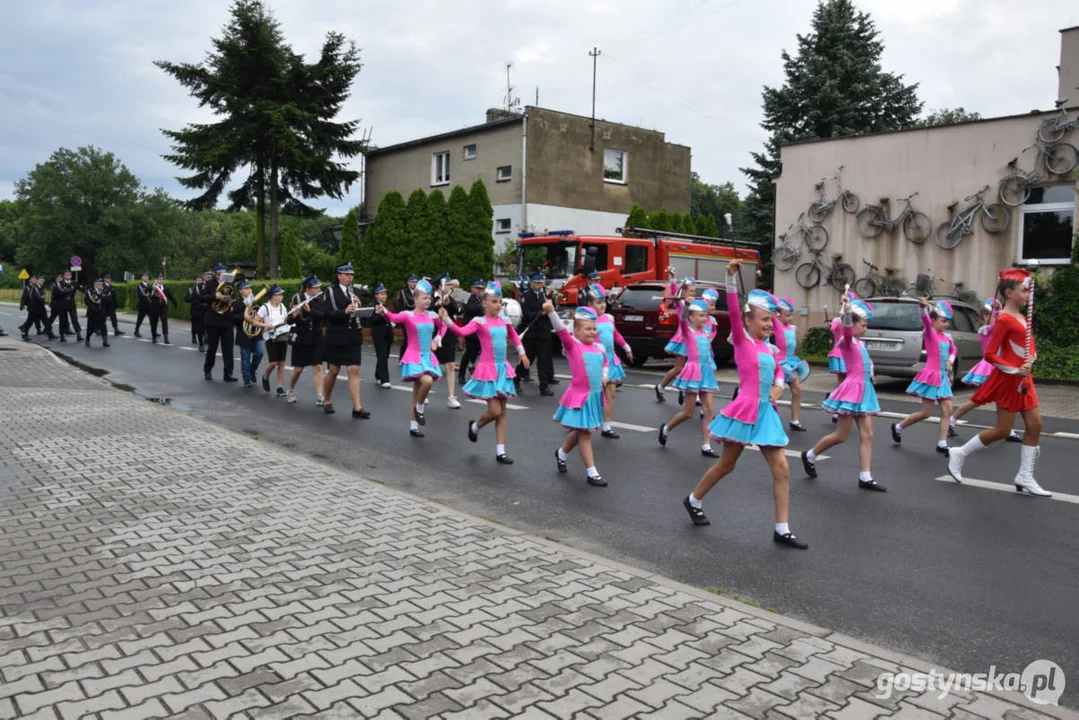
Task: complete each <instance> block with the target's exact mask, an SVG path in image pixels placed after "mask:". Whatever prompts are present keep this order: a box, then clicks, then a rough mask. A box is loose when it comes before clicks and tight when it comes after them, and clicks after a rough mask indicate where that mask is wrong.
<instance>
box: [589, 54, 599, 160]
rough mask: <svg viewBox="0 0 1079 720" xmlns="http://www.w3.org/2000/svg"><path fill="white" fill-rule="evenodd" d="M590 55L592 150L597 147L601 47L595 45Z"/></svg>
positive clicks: (590, 145)
mask: <svg viewBox="0 0 1079 720" xmlns="http://www.w3.org/2000/svg"><path fill="white" fill-rule="evenodd" d="M588 56H589V57H590V58H592V141H591V143H590V144H589V145H588V149H589V150H590V151H595V149H596V60H597V59H598V58H599V56H600V51H599V48H596V47H593V48H592V52H590V53H588Z"/></svg>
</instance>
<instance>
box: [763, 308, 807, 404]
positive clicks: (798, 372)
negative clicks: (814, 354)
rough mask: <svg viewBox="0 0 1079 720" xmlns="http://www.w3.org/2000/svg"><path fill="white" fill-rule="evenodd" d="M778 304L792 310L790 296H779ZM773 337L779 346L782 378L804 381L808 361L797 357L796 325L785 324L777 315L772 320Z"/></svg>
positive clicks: (789, 380)
mask: <svg viewBox="0 0 1079 720" xmlns="http://www.w3.org/2000/svg"><path fill="white" fill-rule="evenodd" d="M778 302H779V306H780V307H781V308H783V309H784V310H786V311H787V312H794V301H793V300H791V299H790V298H779V299H778ZM772 326H773V328H774V329H773V337H774V338H775V343H776V347H777V348H779V356H780V357H779V366H780V367H781V368H783V379H784V380H785V381H786V382H788V383H789V382H791V381H792V380H794V379H795V378H797V379H798V380H800V381H802V382H805V380H806V378H808V377H809V372H810V371H809V363H807V362H806V361H805V360H803V359H802V358H800V357H798V355H797V354H796V351H797V350H798V327H797V326H796V325H785V324H783V323H782V322H780V320H779V318H778V317H777V318H776V319H775V320H773V321H772Z"/></svg>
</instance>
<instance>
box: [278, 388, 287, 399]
mask: <svg viewBox="0 0 1079 720" xmlns="http://www.w3.org/2000/svg"><path fill="white" fill-rule="evenodd" d="M277 397H288V391H286V390H285V388H283V387H279V388H277Z"/></svg>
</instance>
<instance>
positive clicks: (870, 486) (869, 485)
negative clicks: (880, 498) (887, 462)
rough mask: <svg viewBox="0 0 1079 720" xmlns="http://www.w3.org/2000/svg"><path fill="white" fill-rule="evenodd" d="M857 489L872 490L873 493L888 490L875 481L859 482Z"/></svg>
mask: <svg viewBox="0 0 1079 720" xmlns="http://www.w3.org/2000/svg"><path fill="white" fill-rule="evenodd" d="M858 487H860V488H861V489H863V490H873V491H875V492H888V488H886V487H884V486H883V485H881V484H880V483H878V482H877V481H876V480H869V481H865V480H859V481H858Z"/></svg>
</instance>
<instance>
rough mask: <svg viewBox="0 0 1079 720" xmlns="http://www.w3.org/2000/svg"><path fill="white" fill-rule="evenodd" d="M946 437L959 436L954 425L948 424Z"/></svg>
mask: <svg viewBox="0 0 1079 720" xmlns="http://www.w3.org/2000/svg"><path fill="white" fill-rule="evenodd" d="M948 437H959V432H958V431H957V430H956V429H955V425H949V426H948Z"/></svg>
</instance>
